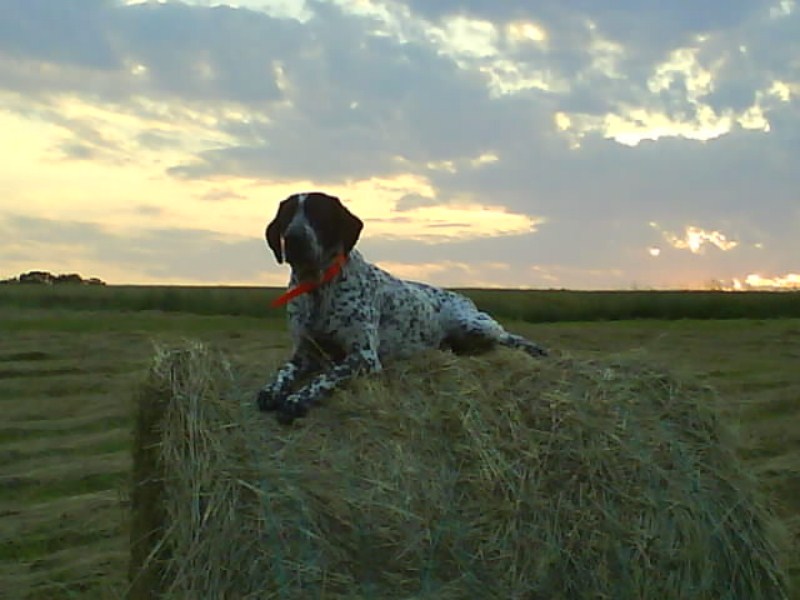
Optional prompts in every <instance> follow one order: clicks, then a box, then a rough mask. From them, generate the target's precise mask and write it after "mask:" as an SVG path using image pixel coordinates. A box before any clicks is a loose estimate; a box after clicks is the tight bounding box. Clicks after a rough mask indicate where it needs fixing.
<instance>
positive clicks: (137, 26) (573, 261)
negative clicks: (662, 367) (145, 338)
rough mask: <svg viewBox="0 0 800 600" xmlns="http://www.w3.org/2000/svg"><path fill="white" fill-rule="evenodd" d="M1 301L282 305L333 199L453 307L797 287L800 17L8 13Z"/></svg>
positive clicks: (674, 8) (108, 7)
mask: <svg viewBox="0 0 800 600" xmlns="http://www.w3.org/2000/svg"><path fill="white" fill-rule="evenodd" d="M0 140H2V161H0V278H3V277H9V276H13V275H16V274H18V273H20V272H22V271H27V270H31V269H43V270H49V271H53V272H57V273H64V272H78V273H81V274H82V275H84V276H86V277H90V276H94V277H100V278H101V279H104V280H106V281H108V282H109V283H176V284H178V283H180V284H212V285H214V284H252V285H282V284H284V283H285V281H286V278H287V273H286V267H285V266H279V265H276V264H275V263H274V261H273V259H272V256H271V254H270V253H268V251H267V249H266V246H265V244H264V239H263V232H264V227H265V225H266V223H267V221H268V220H270V219H271V218H272V216H273V215H274V212H275V210H276V208H277V204H278V202H279V201H280V200H282V199H283V198H285V197H286V196H288V195H289V194H291V193H295V192H299V191H309V190H321V191H326V192H328V193H332V194H335V195H338V196H340V197H341V198H342V200H343V201H344V202H345V203H346V204H347V205H348V206H349V207H350V209H351V210H352V211H353V212H354V213H356V214H357V215H359V216H360V217H361V218H362V219H363V220H364V221H365V229H364V233H363V235H362V240H361V242H360V248H361V250H362V252H363V253H364V254H365V255H366V257H367V258H368V259H370V260H372V261H374V262H377V263H379V264H380V265H382V266H384V267H386V268H388V269H390V270H391V271H393V272H395V273H396V274H398V275H401V276H405V277H410V278H414V279H420V280H425V281H429V282H433V283H436V284H441V285H449V286H464V285H470V286H503V287H534V288H562V287H565V288H581V289H608V288H622V289H628V288H632V287H638V288H651V287H652V288H687V287H690V288H702V287H707V286H708V285H709V284H710V283H711V282H712V281H713V282H719V283H721V284H723V285H725V286H739V287H745V288H747V287H751V288H758V287H769V286H775V287H792V286H793V287H800V6H798V5H797V3H796V2H795V0H764V1H762V0H702V1H699V0H674V1H664V0H574V1H571V2H567V1H564V0H540V1H537V2H532V1H531V0H506V1H499V0H461V1H459V2H456V1H452V0H276V1H272V2H270V1H268V0H252V1H250V0H238V1H237V2H213V1H200V0H196V1H185V2H172V1H166V2H163V1H162V2H155V1H150V2H141V1H123V0H0Z"/></svg>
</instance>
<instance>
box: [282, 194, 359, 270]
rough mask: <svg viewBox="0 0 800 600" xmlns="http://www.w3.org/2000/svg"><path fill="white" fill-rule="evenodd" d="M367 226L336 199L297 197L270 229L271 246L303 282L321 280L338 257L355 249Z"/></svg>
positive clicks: (284, 206)
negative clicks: (362, 231)
mask: <svg viewBox="0 0 800 600" xmlns="http://www.w3.org/2000/svg"><path fill="white" fill-rule="evenodd" d="M363 226H364V224H363V223H362V222H361V219H359V218H358V217H356V216H355V215H354V214H352V213H351V212H350V211H349V210H347V209H346V208H345V207H344V205H343V204H342V203H341V201H340V200H339V198H336V197H335V196H329V195H328V194H323V193H322V192H309V193H305V194H293V195H291V196H289V197H288V198H287V199H286V200H284V201H283V202H281V203H280V205H279V206H278V213H277V214H276V215H275V218H274V219H273V220H272V222H271V223H270V224H269V225H268V226H267V230H266V237H267V244H268V245H269V247H270V249H271V250H272V252H273V253H274V254H275V260H277V261H278V263H283V261H284V259H285V260H286V262H288V263H289V264H290V265H291V267H292V270H293V271H294V272H295V274H296V275H297V277H298V279H299V280H301V281H317V280H318V279H319V278H320V277H321V274H322V272H323V271H324V270H325V268H326V267H327V266H328V265H329V264H330V262H331V261H332V260H333V259H334V257H335V256H336V255H338V254H345V255H347V254H348V253H349V252H350V250H352V249H353V246H355V244H356V242H357V241H358V236H359V235H360V234H361V229H362V227H363Z"/></svg>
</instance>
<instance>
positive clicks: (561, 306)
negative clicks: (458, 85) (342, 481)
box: [0, 285, 800, 329]
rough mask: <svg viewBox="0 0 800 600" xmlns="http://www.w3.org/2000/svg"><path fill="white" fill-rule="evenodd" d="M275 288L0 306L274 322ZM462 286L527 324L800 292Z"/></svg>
mask: <svg viewBox="0 0 800 600" xmlns="http://www.w3.org/2000/svg"><path fill="white" fill-rule="evenodd" d="M281 291H282V290H279V289H277V288H252V287H251V288H247V287H180V286H80V285H55V286H41V285H2V286H0V307H7V308H13V307H17V308H32V307H37V308H54V309H58V310H64V309H81V310H108V311H120V310H122V311H135V312H142V311H163V312H169V313H185V314H193V315H230V316H241V317H254V318H259V319H270V320H276V319H277V320H278V321H280V320H281V315H282V313H281V312H280V311H275V310H274V309H271V308H269V303H270V301H271V300H272V299H273V298H275V297H276V296H277V295H278V294H279V293H281ZM460 291H462V292H463V293H465V294H466V295H468V296H470V297H472V298H473V299H474V300H475V302H476V303H477V304H478V306H480V307H481V308H482V309H484V310H487V311H489V312H490V313H492V314H494V315H496V316H497V317H499V318H504V319H509V320H516V321H528V322H564V321H597V320H620V319H742V318H749V319H774V318H798V317H800V301H799V300H800V292H720V291H692V292H685V291H649V290H634V291H568V290H535V291H530V290H486V289H464V290H460ZM42 327H43V328H44V329H46V328H47V327H48V326H47V325H46V324H43V325H42Z"/></svg>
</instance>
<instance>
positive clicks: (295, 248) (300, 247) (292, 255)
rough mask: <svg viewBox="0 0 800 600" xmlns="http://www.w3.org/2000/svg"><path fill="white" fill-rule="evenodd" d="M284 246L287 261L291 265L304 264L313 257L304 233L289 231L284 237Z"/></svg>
mask: <svg viewBox="0 0 800 600" xmlns="http://www.w3.org/2000/svg"><path fill="white" fill-rule="evenodd" d="M283 244H284V246H283V247H284V250H285V252H286V260H287V261H288V262H289V263H293V262H302V261H305V260H307V259H308V258H310V256H311V253H310V250H309V245H308V243H307V240H306V236H305V235H304V234H303V232H302V231H298V230H292V231H287V232H286V235H285V236H284V237H283Z"/></svg>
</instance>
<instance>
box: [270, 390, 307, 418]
mask: <svg viewBox="0 0 800 600" xmlns="http://www.w3.org/2000/svg"><path fill="white" fill-rule="evenodd" d="M307 414H308V404H307V403H306V402H303V401H302V400H301V399H300V398H297V397H296V396H289V397H287V398H286V400H284V402H283V404H281V407H280V409H278V412H277V413H275V418H276V419H277V420H278V423H281V424H282V425H289V424H291V423H292V422H293V421H294V420H295V419H299V418H301V417H305V416H306V415H307Z"/></svg>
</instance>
